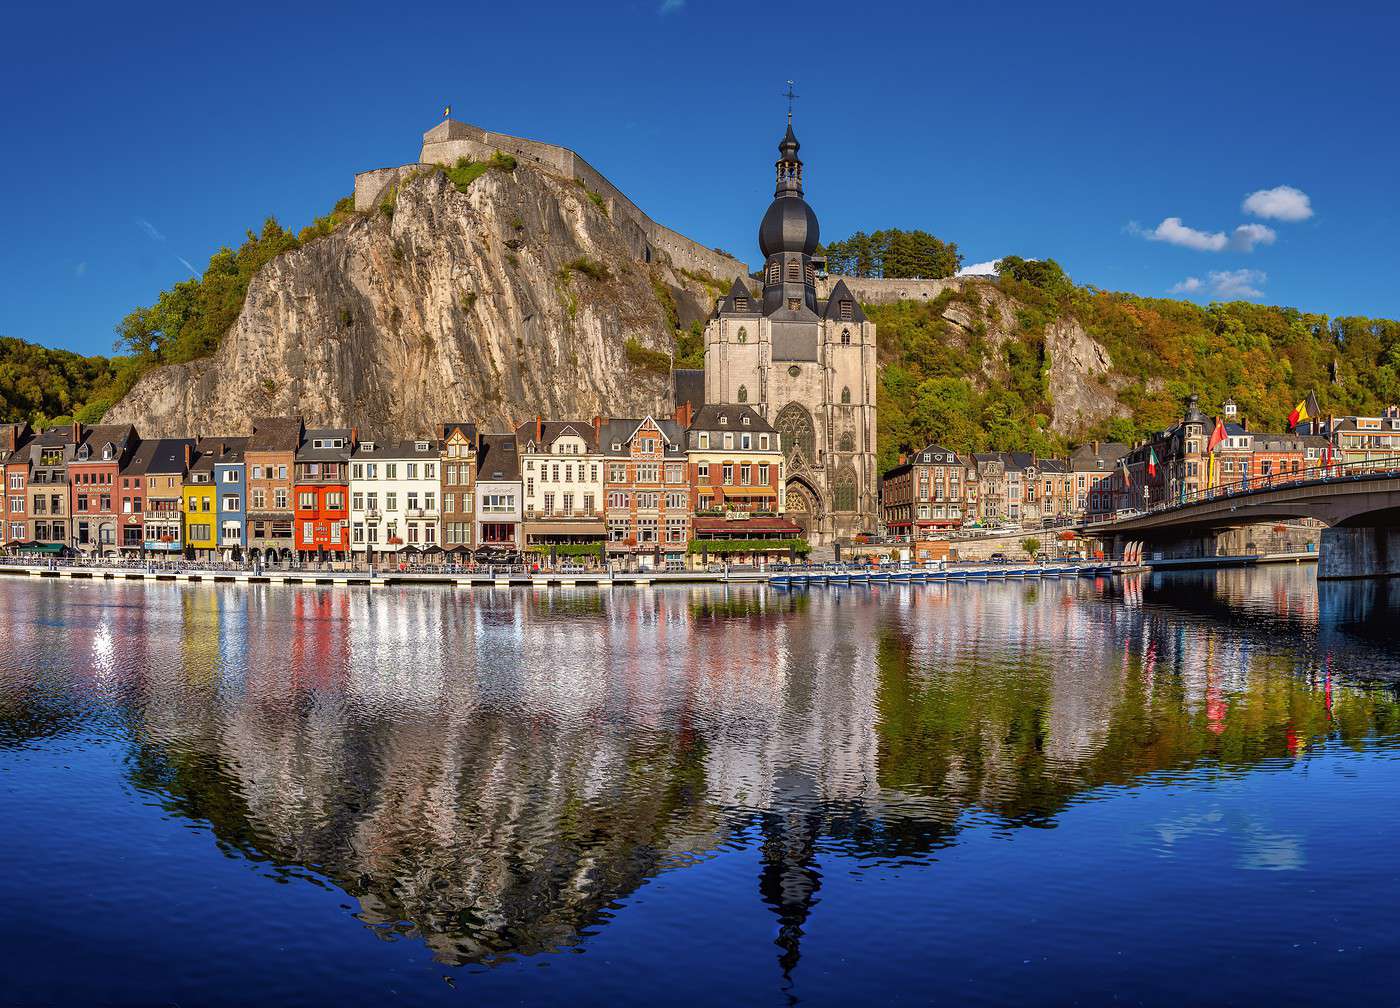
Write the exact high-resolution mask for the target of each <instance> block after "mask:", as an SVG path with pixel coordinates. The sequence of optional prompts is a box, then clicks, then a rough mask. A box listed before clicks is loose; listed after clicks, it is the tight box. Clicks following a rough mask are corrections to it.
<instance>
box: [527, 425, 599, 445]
mask: <svg viewBox="0 0 1400 1008" xmlns="http://www.w3.org/2000/svg"><path fill="white" fill-rule="evenodd" d="M536 426H538V427H539V428H540V429H539V430H538V431H537V430H536V429H535V428H536ZM571 433H572V434H577V435H578V436H579V437H581V438H583V443H584V446H585V447H586V448H587V450H588V451H590V452H595V451H597V450H598V434H597V432H596V431H595V430H594V429H593V422H592V421H591V420H543V421H539V422H538V423H537V422H536V421H534V420H527V421H525V422H524V423H523V424H521V425H520V426H519V427H517V428H515V441H516V444H517V446H518V449H519V450H520V451H534V452H543V451H544V450H545V449H546V448H547V447H548V446H549V445H552V444H554V442H555V441H557V440H559V438H560V437H562V436H564V435H565V434H571ZM536 435H538V437H539V440H538V441H536ZM531 444H535V445H536V447H535V448H533V449H532V448H530V447H529V446H530V445H531Z"/></svg>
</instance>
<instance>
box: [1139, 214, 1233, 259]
mask: <svg viewBox="0 0 1400 1008" xmlns="http://www.w3.org/2000/svg"><path fill="white" fill-rule="evenodd" d="M1128 230H1129V231H1131V232H1132V233H1133V234H1140V235H1142V236H1143V237H1144V238H1146V239H1147V240H1148V241H1159V242H1166V243H1167V244H1168V245H1180V246H1181V247H1182V248H1189V249H1195V250H1196V251H1197V252H1223V251H1224V250H1225V248H1226V247H1227V246H1228V245H1229V244H1230V239H1229V238H1228V237H1226V235H1225V233H1224V232H1223V231H1198V230H1197V229H1196V228H1193V227H1187V226H1186V225H1185V224H1183V223H1182V222H1181V218H1180V217H1168V218H1166V219H1165V220H1163V221H1162V223H1160V224H1158V225H1157V226H1156V227H1155V228H1154V229H1152V230H1151V231H1144V230H1143V229H1142V228H1140V227H1138V226H1137V225H1136V224H1129V225H1128Z"/></svg>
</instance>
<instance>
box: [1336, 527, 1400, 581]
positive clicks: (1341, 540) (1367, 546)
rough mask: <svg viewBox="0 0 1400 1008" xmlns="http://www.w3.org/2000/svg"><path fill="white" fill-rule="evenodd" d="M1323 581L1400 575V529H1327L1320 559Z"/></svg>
mask: <svg viewBox="0 0 1400 1008" xmlns="http://www.w3.org/2000/svg"><path fill="white" fill-rule="evenodd" d="M1317 576H1318V577H1319V578H1321V579H1327V580H1340V579H1342V578H1376V577H1396V576H1400V528H1393V527H1378V528H1364V527H1363V528H1326V529H1323V530H1322V546H1321V549H1320V550H1319V555H1318V558H1317Z"/></svg>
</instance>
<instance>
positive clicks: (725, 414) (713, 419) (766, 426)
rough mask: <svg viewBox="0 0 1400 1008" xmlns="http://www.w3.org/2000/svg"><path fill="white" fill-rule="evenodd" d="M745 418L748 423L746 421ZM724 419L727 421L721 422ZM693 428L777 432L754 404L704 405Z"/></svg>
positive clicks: (691, 427) (696, 415)
mask: <svg viewBox="0 0 1400 1008" xmlns="http://www.w3.org/2000/svg"><path fill="white" fill-rule="evenodd" d="M745 419H747V420H748V423H744V421H745ZM721 420H723V421H725V422H723V423H721V422H720V421H721ZM690 429H691V430H703V431H712V432H715V433H719V432H721V431H760V432H762V433H765V434H772V433H775V431H774V429H773V425H772V424H770V423H769V422H768V421H767V420H765V419H763V417H762V415H761V414H760V413H759V412H758V410H756V409H754V408H753V407H752V406H737V405H736V406H718V405H711V406H702V407H701V408H700V410H699V411H698V412H697V413H696V414H695V419H694V420H692V421H691V424H690Z"/></svg>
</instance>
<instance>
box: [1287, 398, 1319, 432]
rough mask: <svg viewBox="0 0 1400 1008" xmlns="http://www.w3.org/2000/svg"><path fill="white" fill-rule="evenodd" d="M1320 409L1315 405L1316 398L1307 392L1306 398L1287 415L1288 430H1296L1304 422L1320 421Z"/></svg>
mask: <svg viewBox="0 0 1400 1008" xmlns="http://www.w3.org/2000/svg"><path fill="white" fill-rule="evenodd" d="M1321 416H1322V409H1321V408H1320V407H1319V406H1318V405H1317V396H1315V395H1314V394H1313V393H1311V392H1309V393H1308V397H1307V398H1306V399H1304V400H1303V401H1302V402H1300V403H1299V404H1298V405H1297V406H1294V407H1293V412H1292V413H1290V414H1288V429H1289V430H1297V429H1298V425H1299V424H1300V423H1302V422H1303V421H1304V420H1318V419H1321Z"/></svg>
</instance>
